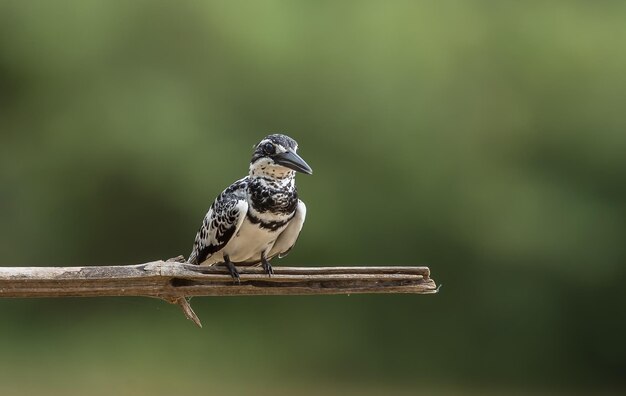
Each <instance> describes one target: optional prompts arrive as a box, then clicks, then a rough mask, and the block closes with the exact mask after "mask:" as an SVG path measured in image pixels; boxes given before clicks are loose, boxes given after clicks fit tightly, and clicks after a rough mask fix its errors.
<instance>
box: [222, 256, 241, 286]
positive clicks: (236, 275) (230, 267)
mask: <svg viewBox="0 0 626 396" xmlns="http://www.w3.org/2000/svg"><path fill="white" fill-rule="evenodd" d="M225 264H226V268H227V269H228V272H229V273H230V276H232V277H233V280H234V281H236V282H237V283H241V277H240V276H239V271H237V267H235V265H234V264H233V263H231V262H230V261H227V262H226V263H225Z"/></svg>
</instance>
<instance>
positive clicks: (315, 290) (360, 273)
mask: <svg viewBox="0 0 626 396" xmlns="http://www.w3.org/2000/svg"><path fill="white" fill-rule="evenodd" d="M177 259H179V258H177ZM177 259H170V260H168V261H153V262H149V263H145V264H138V265H122V266H101V267H95V266H91V267H89V266H88V267H0V297H19V298H25V297H100V296H145V297H155V298H160V299H163V300H165V301H167V302H170V303H172V304H177V305H179V306H180V307H181V308H182V310H183V312H184V313H185V316H186V317H187V318H188V319H190V320H192V321H193V322H194V323H195V324H196V325H198V326H200V327H201V324H200V320H199V319H198V317H197V316H196V314H195V313H194V312H193V309H191V306H190V305H189V302H188V300H187V299H188V298H189V297H194V296H232V295H313V294H316V295H317V294H360V293H414V294H432V293H436V292H437V286H436V285H435V282H434V281H433V280H432V279H431V278H430V271H429V269H428V268H427V267H274V275H272V276H271V277H269V276H268V275H267V274H266V273H265V272H264V271H263V269H261V268H247V267H240V268H239V272H240V275H241V282H240V283H237V282H234V281H233V279H232V278H231V276H230V275H229V274H228V271H227V270H226V269H224V268H223V267H221V266H213V267H200V266H197V265H191V264H186V263H180V262H176V260H177Z"/></svg>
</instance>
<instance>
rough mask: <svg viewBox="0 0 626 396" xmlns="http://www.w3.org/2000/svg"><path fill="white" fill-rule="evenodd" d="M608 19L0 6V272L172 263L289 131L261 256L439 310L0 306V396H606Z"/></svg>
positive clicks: (609, 332) (611, 259)
mask: <svg viewBox="0 0 626 396" xmlns="http://www.w3.org/2000/svg"><path fill="white" fill-rule="evenodd" d="M624 43H626V3H624V2H622V1H595V2H590V1H573V0H563V1H541V2H538V1H528V2H512V1H503V2H489V1H479V0H473V1H470V0H463V1H448V0H444V1H438V2H426V1H424V2H419V1H393V2H383V1H340V2H336V1H318V2H303V1H302V2H295V1H258V2H256V1H247V2H243V1H153V0H145V1H121V0H118V1H115V0H111V1H91V0H76V1H10V0H9V1H7V0H2V1H0V253H1V256H0V264H1V265H5V266H21V265H104V264H131V263H141V262H147V261H151V260H154V259H159V258H167V257H173V256H176V255H178V254H185V255H187V254H188V253H189V251H190V249H191V244H192V241H193V238H194V236H195V232H196V230H197V228H198V226H199V224H200V221H201V219H202V217H203V216H204V214H205V212H206V210H207V209H208V206H209V205H210V204H211V202H212V200H213V198H214V197H215V196H216V194H218V193H219V192H220V191H221V190H222V189H223V188H224V187H226V186H227V185H228V184H230V183H231V182H232V181H234V180H236V179H238V178H240V177H242V176H244V175H245V174H246V172H247V166H248V161H249V157H250V155H251V153H252V146H253V144H255V143H256V142H257V141H259V140H260V139H261V138H262V137H263V136H265V135H267V134H269V133H274V132H283V133H286V134H289V135H291V136H292V137H294V138H295V139H297V140H298V142H299V143H300V154H301V155H302V156H303V157H304V158H305V159H306V160H307V161H308V162H309V164H311V165H312V167H313V168H314V170H315V174H314V175H313V176H310V177H307V176H299V177H298V186H299V190H300V193H301V197H302V198H303V200H305V202H306V203H307V206H308V219H307V222H306V225H305V228H304V231H303V233H302V235H301V238H300V241H299V243H298V246H297V248H296V249H294V250H293V252H292V253H291V254H290V255H289V257H287V258H285V259H283V260H281V261H280V264H279V263H278V262H276V263H275V264H279V265H315V266H317V265H329V266H331V265H353V264H354V265H356V264H359V265H429V266H430V267H431V270H432V272H433V277H434V278H435V279H436V280H437V281H438V282H439V283H442V284H443V287H442V289H441V292H440V293H439V294H438V295H435V296H414V295H396V296H393V295H384V296H383V295H381V296H357V295H354V296H349V297H348V296H320V297H227V298H196V299H194V300H193V305H194V307H195V309H196V311H197V313H198V314H199V315H200V317H201V318H202V319H203V322H204V326H205V327H204V329H202V330H199V329H197V328H195V327H194V326H193V325H192V323H191V322H189V321H187V320H185V319H184V317H183V316H182V314H181V313H180V312H179V310H178V308H177V307H174V306H170V305H168V304H165V303H163V302H161V301H158V300H150V299H141V298H136V299H134V298H100V299H59V300H52V299H50V300H2V301H0V394H2V395H32V394H40V395H85V394H89V395H112V394H115V395H148V394H149V395H155V396H158V395H171V394H220V395H230V394H241V393H248V394H267V395H270V394H271V395H274V394H277V395H294V394H298V395H314V394H330V395H334V394H337V395H339V394H366V395H368V394H372V395H374V394H400V395H405V394H406V395H409V394H418V393H421V394H429V395H464V394H485V393H487V394H498V395H500V394H526V393H532V394H553V393H554V394H610V393H612V392H614V393H615V394H617V393H620V391H623V390H624V388H625V385H626V381H625V378H626V376H625V374H626V337H625V335H626V315H625V311H624V307H625V306H626V293H625V292H624V282H625V281H626V276H625V275H626V270H625V262H626V187H625V182H626V116H625V112H626V107H625V105H626V47H625V44H624Z"/></svg>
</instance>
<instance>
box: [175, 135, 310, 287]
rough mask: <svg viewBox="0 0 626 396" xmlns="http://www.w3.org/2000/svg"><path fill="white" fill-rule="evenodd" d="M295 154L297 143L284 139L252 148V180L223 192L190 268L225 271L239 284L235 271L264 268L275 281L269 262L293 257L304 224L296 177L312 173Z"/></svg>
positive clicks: (268, 139) (266, 140) (196, 243)
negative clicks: (287, 256) (215, 268)
mask: <svg viewBox="0 0 626 396" xmlns="http://www.w3.org/2000/svg"><path fill="white" fill-rule="evenodd" d="M297 151H298V143H297V142H296V141H295V140H294V139H292V138H290V137H289V136H287V135H283V134H271V135H268V136H266V137H265V138H263V139H262V140H261V141H260V142H259V143H258V144H257V145H255V146H254V152H253V154H252V159H251V160H250V167H249V172H248V175H247V176H246V177H244V178H242V179H239V180H237V181H235V182H234V183H233V184H231V185H230V186H229V187H228V188H226V189H225V190H224V191H222V193H221V194H219V195H218V196H217V198H216V199H215V201H213V203H212V205H211V207H210V208H209V211H208V212H207V214H206V216H204V220H203V221H202V225H201V226H200V229H199V230H198V233H197V234H196V238H195V240H194V243H193V249H192V251H191V254H190V255H189V259H188V260H187V262H188V263H190V264H197V265H201V266H213V265H224V266H225V267H226V268H227V269H228V272H229V273H230V275H231V277H232V278H233V279H234V280H235V281H237V282H240V276H239V271H238V269H237V266H259V265H261V266H262V267H263V269H264V271H265V272H266V273H267V275H268V276H272V274H273V273H274V270H273V269H272V265H271V264H270V260H272V259H273V258H274V257H277V256H278V257H279V258H282V257H284V256H286V255H287V253H289V251H290V250H291V249H292V248H293V246H294V245H295V243H296V240H297V239H298V236H299V235H300V231H301V230H302V226H303V224H304V220H305V218H306V205H305V204H304V202H302V201H301V200H300V199H299V198H298V190H297V188H296V181H295V176H296V172H300V173H304V174H309V175H311V174H313V170H312V169H311V167H310V166H309V165H308V164H307V163H306V162H305V161H304V159H302V157H300V156H299V155H298V154H297Z"/></svg>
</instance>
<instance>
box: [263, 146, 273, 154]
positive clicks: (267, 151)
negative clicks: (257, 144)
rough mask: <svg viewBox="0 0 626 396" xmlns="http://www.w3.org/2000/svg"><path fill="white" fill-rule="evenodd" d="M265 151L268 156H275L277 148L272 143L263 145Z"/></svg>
mask: <svg viewBox="0 0 626 396" xmlns="http://www.w3.org/2000/svg"><path fill="white" fill-rule="evenodd" d="M263 151H265V152H266V153H267V154H274V152H275V151H276V147H274V145H273V144H272V143H265V144H264V145H263Z"/></svg>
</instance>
